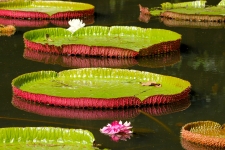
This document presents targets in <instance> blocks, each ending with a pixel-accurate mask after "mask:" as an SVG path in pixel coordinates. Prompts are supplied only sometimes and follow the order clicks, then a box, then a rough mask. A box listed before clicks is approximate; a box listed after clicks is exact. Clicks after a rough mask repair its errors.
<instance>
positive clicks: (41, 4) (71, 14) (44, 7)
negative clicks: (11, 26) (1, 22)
mask: <svg viewBox="0 0 225 150" xmlns="http://www.w3.org/2000/svg"><path fill="white" fill-rule="evenodd" d="M94 8H95V7H94V6H93V5H91V4H87V3H79V2H65V1H22V0H19V1H16V0H15V1H9V2H1V3H0V16H1V17H9V18H17V19H74V18H80V17H87V16H91V15H94Z"/></svg>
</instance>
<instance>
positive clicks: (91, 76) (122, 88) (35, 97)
mask: <svg viewBox="0 0 225 150" xmlns="http://www.w3.org/2000/svg"><path fill="white" fill-rule="evenodd" d="M151 81H153V82H152V83H155V84H154V85H158V84H159V85H160V86H151V85H153V84H149V85H147V84H148V83H150V82H151ZM190 87H191V85H190V83H189V82H188V81H185V80H182V79H179V78H175V77H171V76H163V75H159V74H154V73H149V72H141V71H135V70H126V69H110V68H83V69H72V70H66V71H62V72H59V73H57V72H54V71H39V72H32V73H27V74H24V75H21V76H19V77H17V78H15V79H14V80H13V81H12V88H13V93H14V94H15V95H16V96H18V97H21V98H23V99H26V100H30V101H35V102H39V103H44V104H50V105H54V106H66V107H75V108H126V107H136V106H142V105H155V104H166V103H172V102H176V101H179V100H181V99H183V98H186V97H187V96H188V94H189V92H190Z"/></svg>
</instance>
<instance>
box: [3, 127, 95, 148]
mask: <svg viewBox="0 0 225 150" xmlns="http://www.w3.org/2000/svg"><path fill="white" fill-rule="evenodd" d="M94 140H95V139H94V136H93V134H92V133H91V132H89V131H88V130H82V129H66V128H59V127H58V128H57V127H24V128H23V127H10V128H0V141H1V142H0V149H10V150H15V149H32V150H39V149H54V150H60V149H87V150H96V149H98V148H97V147H95V146H94Z"/></svg>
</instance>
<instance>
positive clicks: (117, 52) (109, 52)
mask: <svg viewBox="0 0 225 150" xmlns="http://www.w3.org/2000/svg"><path fill="white" fill-rule="evenodd" d="M24 43H25V46H26V48H29V49H32V50H35V51H40V52H45V53H52V54H57V55H81V56H101V57H122V58H125V57H130V58H134V57H136V56H137V55H138V52H135V51H132V50H128V49H122V48H116V47H100V46H87V45H76V44H71V45H62V46H54V45H48V44H45V45H44V44H40V43H35V42H31V41H29V40H26V39H24Z"/></svg>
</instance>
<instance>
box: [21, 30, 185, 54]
mask: <svg viewBox="0 0 225 150" xmlns="http://www.w3.org/2000/svg"><path fill="white" fill-rule="evenodd" d="M23 38H24V43H25V47H26V48H29V49H32V50H36V51H41V52H46V53H54V54H59V55H82V56H85V55H88V56H101V57H102V56H103V57H138V56H141V57H142V56H149V55H158V54H162V53H169V52H173V51H179V49H180V43H181V35H180V34H178V33H176V32H173V31H170V30H164V29H151V28H140V27H129V26H112V27H106V26H88V27H84V28H81V29H79V30H78V31H76V32H75V33H73V34H71V32H69V31H68V30H66V29H63V28H45V29H37V30H31V31H28V32H26V33H24V35H23ZM48 39H51V40H48Z"/></svg>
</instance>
